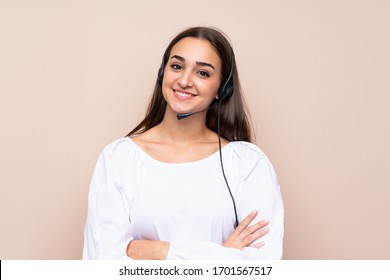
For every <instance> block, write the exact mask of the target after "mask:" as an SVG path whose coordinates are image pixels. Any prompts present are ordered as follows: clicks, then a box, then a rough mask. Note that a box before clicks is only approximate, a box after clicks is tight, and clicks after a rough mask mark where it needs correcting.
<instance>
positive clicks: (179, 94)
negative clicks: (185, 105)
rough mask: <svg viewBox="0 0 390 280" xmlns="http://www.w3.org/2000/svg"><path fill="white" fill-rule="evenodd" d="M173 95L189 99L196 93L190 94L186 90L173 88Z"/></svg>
mask: <svg viewBox="0 0 390 280" xmlns="http://www.w3.org/2000/svg"><path fill="white" fill-rule="evenodd" d="M173 92H174V93H175V96H176V97H177V98H179V99H190V98H193V97H195V96H196V94H192V93H190V92H186V91H179V90H173Z"/></svg>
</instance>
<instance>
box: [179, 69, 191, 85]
mask: <svg viewBox="0 0 390 280" xmlns="http://www.w3.org/2000/svg"><path fill="white" fill-rule="evenodd" d="M178 82H179V85H180V86H181V87H182V88H187V87H192V86H193V85H194V83H193V81H192V72H191V71H183V72H182V75H181V76H180V78H179V81H178Z"/></svg>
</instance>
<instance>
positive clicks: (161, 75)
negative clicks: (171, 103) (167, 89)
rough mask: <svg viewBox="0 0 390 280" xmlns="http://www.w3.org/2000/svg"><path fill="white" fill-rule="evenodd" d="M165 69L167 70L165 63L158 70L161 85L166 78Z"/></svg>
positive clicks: (158, 79)
mask: <svg viewBox="0 0 390 280" xmlns="http://www.w3.org/2000/svg"><path fill="white" fill-rule="evenodd" d="M164 68H165V65H164V62H163V63H162V64H161V66H160V69H158V76H157V81H158V83H159V84H160V85H162V81H163V78H164Z"/></svg>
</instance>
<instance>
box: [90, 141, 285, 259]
mask: <svg viewBox="0 0 390 280" xmlns="http://www.w3.org/2000/svg"><path fill="white" fill-rule="evenodd" d="M222 158H223V165H224V169H225V174H226V177H227V180H228V182H229V186H230V188H231V191H232V194H233V196H234V199H235V203H236V206H237V215H238V219H239V221H240V220H242V219H243V218H245V217H246V216H247V215H248V214H249V213H250V212H251V211H253V210H256V209H257V210H258V213H259V214H258V216H257V217H256V219H255V220H254V221H253V223H255V222H257V221H259V220H262V219H268V220H269V226H268V228H269V233H268V234H267V235H265V236H264V237H262V238H261V239H260V240H261V241H264V242H265V245H264V246H263V247H261V248H260V249H256V248H253V247H247V248H244V250H242V251H241V250H238V249H233V248H226V247H223V246H222V245H221V244H222V243H223V242H224V241H225V240H226V239H227V238H228V237H229V235H230V234H231V233H232V232H233V230H234V224H235V215H234V208H233V203H232V199H231V197H230V195H229V191H228V189H227V186H226V183H225V180H224V178H223V175H222V170H221V164H220V158H219V151H218V152H216V153H214V154H213V155H211V156H209V157H207V158H204V159H202V160H199V161H194V162H188V163H164V162H161V161H158V160H156V159H154V158H152V157H151V156H149V155H148V154H147V153H146V152H144V151H143V150H142V149H141V148H140V147H138V146H137V145H136V144H135V143H134V141H133V140H132V139H131V138H128V137H125V138H121V139H118V140H116V141H114V142H113V143H111V144H110V145H108V146H107V147H105V148H104V150H103V151H102V153H101V154H100V157H99V159H98V162H97V164H96V167H95V171H94V174H93V177H92V182H91V186H90V191H89V197H88V216H87V222H86V225H85V230H84V251H83V259H121V258H122V259H123V258H127V259H130V258H129V257H128V256H127V254H126V249H127V245H128V243H129V242H130V241H131V240H133V239H134V240H142V239H145V240H161V241H168V242H170V246H169V252H168V255H167V259H170V260H175V259H203V260H206V259H281V258H282V245H283V219H284V210H283V202H282V197H281V193H280V188H279V184H278V181H277V178H276V175H275V172H274V169H273V167H272V165H271V163H270V162H269V160H268V158H267V157H266V156H265V154H264V153H263V152H262V151H261V150H260V149H259V148H258V147H257V146H255V145H253V144H251V143H248V142H243V141H240V142H230V143H228V144H227V145H226V146H224V147H223V148H222Z"/></svg>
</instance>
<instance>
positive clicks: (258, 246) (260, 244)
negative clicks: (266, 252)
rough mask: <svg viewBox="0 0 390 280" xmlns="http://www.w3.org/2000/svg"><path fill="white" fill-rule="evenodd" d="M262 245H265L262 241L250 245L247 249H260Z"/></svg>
mask: <svg viewBox="0 0 390 280" xmlns="http://www.w3.org/2000/svg"><path fill="white" fill-rule="evenodd" d="M264 244H265V243H264V242H263V241H260V242H259V243H256V244H253V245H251V246H249V247H252V248H256V249H260V248H261V247H263V246H264Z"/></svg>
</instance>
